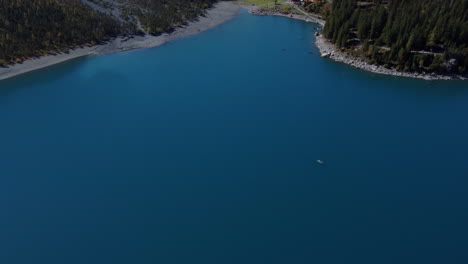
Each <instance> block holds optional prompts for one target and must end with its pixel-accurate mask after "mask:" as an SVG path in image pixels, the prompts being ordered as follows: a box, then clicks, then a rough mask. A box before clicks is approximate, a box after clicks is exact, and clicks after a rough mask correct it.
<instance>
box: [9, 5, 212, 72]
mask: <svg viewBox="0 0 468 264" xmlns="http://www.w3.org/2000/svg"><path fill="white" fill-rule="evenodd" d="M215 1H216V0H170V1H168V0H113V1H110V0H88V1H80V0H0V66H2V65H3V66H4V65H8V64H14V63H20V62H22V61H24V60H26V59H29V58H31V57H36V56H42V55H47V54H53V53H56V52H61V51H66V50H69V49H73V48H76V47H79V46H83V45H95V44H97V43H100V42H103V41H107V40H109V39H111V38H114V37H117V36H123V35H128V34H142V33H143V34H144V33H148V34H153V35H157V34H161V33H164V32H170V31H172V30H174V28H176V27H178V26H181V25H184V24H186V23H187V22H188V21H191V20H194V19H196V18H197V17H198V16H199V15H203V14H204V12H205V10H206V8H209V7H211V6H212V5H213V3H214V2H215ZM85 2H91V3H92V4H94V5H96V6H98V7H99V8H98V9H96V8H94V9H93V8H92V7H91V6H90V5H87V4H85ZM113 5H115V6H113ZM114 7H115V8H118V9H119V13H121V14H122V17H123V18H124V19H122V17H115V16H114V15H113V14H112V13H111V12H110V11H109V10H110V9H112V8H114Z"/></svg>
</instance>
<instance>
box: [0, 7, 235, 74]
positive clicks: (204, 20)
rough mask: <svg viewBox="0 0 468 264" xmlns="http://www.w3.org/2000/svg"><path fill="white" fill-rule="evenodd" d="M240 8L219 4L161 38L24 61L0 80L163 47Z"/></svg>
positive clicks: (3, 70)
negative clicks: (73, 62) (88, 58)
mask: <svg viewBox="0 0 468 264" xmlns="http://www.w3.org/2000/svg"><path fill="white" fill-rule="evenodd" d="M239 9H240V7H239V5H238V4H237V3H234V2H219V3H217V4H216V5H215V6H214V7H213V8H211V9H209V10H207V12H206V15H205V16H201V17H199V19H198V20H197V21H193V22H190V23H189V24H188V25H187V26H185V27H180V28H177V29H176V30H175V31H174V32H172V33H170V34H162V35H160V36H151V35H147V36H133V37H129V38H116V39H114V40H112V41H110V42H107V43H105V44H103V45H96V46H92V47H83V48H78V49H74V50H70V51H67V52H62V53H59V54H56V55H48V56H43V57H39V58H36V59H30V60H27V61H24V62H23V63H21V64H16V65H13V66H10V67H4V68H0V80H3V79H7V78H11V77H13V76H17V75H20V74H23V73H27V72H30V71H34V70H38V69H41V68H44V67H48V66H51V65H54V64H58V63H61V62H65V61H67V60H71V59H75V58H78V57H82V56H88V55H101V54H109V53H116V52H122V51H128V50H133V49H142V48H152V47H156V46H159V45H162V44H164V43H166V42H168V41H171V40H173V39H176V38H179V37H184V36H189V35H193V34H197V33H199V32H202V31H204V30H207V29H210V28H213V27H215V26H217V25H220V24H222V23H224V22H226V21H227V20H229V19H231V18H233V17H234V16H236V14H237V13H238V11H239Z"/></svg>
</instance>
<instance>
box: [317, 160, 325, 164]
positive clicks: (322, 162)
mask: <svg viewBox="0 0 468 264" xmlns="http://www.w3.org/2000/svg"><path fill="white" fill-rule="evenodd" d="M317 163H318V164H324V163H325V162H324V161H323V160H317Z"/></svg>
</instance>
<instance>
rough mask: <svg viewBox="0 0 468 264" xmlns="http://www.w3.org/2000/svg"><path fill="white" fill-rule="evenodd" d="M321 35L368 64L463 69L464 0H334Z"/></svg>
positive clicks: (467, 16)
mask: <svg viewBox="0 0 468 264" xmlns="http://www.w3.org/2000/svg"><path fill="white" fill-rule="evenodd" d="M323 33H324V36H325V37H326V38H328V39H330V40H331V41H332V42H333V43H335V44H336V46H337V47H338V48H340V49H342V50H343V51H346V52H348V53H350V54H352V55H354V56H358V57H362V58H363V59H365V60H367V61H368V62H369V63H371V64H377V65H384V66H385V67H387V68H394V69H396V70H401V71H416V72H437V73H457V74H466V73H467V71H468V1H466V0H450V1H447V0H411V1H407V0H387V1H385V0H373V1H370V0H360V1H358V0H335V1H333V5H332V12H331V14H330V16H329V17H328V19H327V23H326V26H325V28H324V31H323Z"/></svg>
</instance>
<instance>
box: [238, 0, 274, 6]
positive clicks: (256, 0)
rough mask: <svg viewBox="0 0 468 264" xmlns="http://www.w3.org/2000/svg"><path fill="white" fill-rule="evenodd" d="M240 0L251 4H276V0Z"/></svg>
mask: <svg viewBox="0 0 468 264" xmlns="http://www.w3.org/2000/svg"><path fill="white" fill-rule="evenodd" d="M242 2H244V3H247V4H252V5H265V4H276V3H278V2H280V1H278V0H242Z"/></svg>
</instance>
